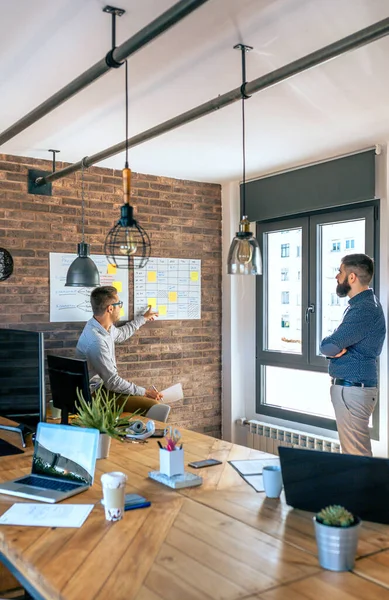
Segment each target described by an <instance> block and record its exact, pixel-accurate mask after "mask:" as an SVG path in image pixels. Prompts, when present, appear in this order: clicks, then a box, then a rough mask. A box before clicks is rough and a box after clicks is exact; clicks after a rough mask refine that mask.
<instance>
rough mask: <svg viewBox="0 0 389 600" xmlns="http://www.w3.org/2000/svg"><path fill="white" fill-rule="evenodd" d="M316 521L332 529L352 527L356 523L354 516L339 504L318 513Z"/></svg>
mask: <svg viewBox="0 0 389 600" xmlns="http://www.w3.org/2000/svg"><path fill="white" fill-rule="evenodd" d="M316 519H317V520H318V521H319V523H323V525H329V526H330V527H350V526H351V525H354V523H355V517H354V515H353V514H352V513H351V512H350V511H349V510H347V509H346V508H344V506H339V504H333V505H330V506H327V507H326V508H323V509H322V510H321V511H320V512H318V513H317V515H316Z"/></svg>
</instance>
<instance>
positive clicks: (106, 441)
mask: <svg viewBox="0 0 389 600" xmlns="http://www.w3.org/2000/svg"><path fill="white" fill-rule="evenodd" d="M110 446H111V438H110V436H109V435H108V434H107V433H100V435H99V443H98V446H97V455H96V458H107V456H108V454H109V448H110Z"/></svg>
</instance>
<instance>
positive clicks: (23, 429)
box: [0, 419, 34, 448]
mask: <svg viewBox="0 0 389 600" xmlns="http://www.w3.org/2000/svg"><path fill="white" fill-rule="evenodd" d="M7 420H8V419H7ZM11 422H12V421H11ZM0 429H4V430H5V431H14V432H15V433H18V434H19V435H20V437H21V439H22V446H23V448H25V447H26V439H25V436H26V435H31V434H32V433H34V430H33V429H31V427H28V425H23V423H15V425H4V424H3V423H0Z"/></svg>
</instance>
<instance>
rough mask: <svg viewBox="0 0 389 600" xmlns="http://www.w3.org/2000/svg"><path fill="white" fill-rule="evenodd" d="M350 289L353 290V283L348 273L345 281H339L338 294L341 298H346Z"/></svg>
mask: <svg viewBox="0 0 389 600" xmlns="http://www.w3.org/2000/svg"><path fill="white" fill-rule="evenodd" d="M350 290H351V285H350V284H349V282H348V275H347V277H346V279H345V280H344V281H343V283H338V285H337V286H336V295H337V296H339V298H345V297H346V296H347V294H348V293H349V291H350Z"/></svg>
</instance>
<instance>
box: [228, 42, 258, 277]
mask: <svg viewBox="0 0 389 600" xmlns="http://www.w3.org/2000/svg"><path fill="white" fill-rule="evenodd" d="M234 49H237V50H240V51H241V53H242V81H243V83H242V87H241V93H242V131H243V136H242V141H243V144H242V148H243V161H242V162H243V178H242V186H241V218H240V223H239V231H238V232H237V233H236V234H235V237H234V239H233V240H232V242H231V245H230V250H229V252H228V259H227V272H228V274H229V275H261V274H262V257H261V251H260V248H259V244H258V240H257V238H256V237H255V236H254V235H253V234H252V233H251V231H250V221H249V220H248V218H247V215H246V214H245V213H246V123H245V110H244V109H245V104H244V103H245V100H246V99H247V98H250V96H247V94H246V91H245V86H246V52H248V51H249V50H252V47H251V46H244V45H243V44H237V45H236V46H234Z"/></svg>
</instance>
